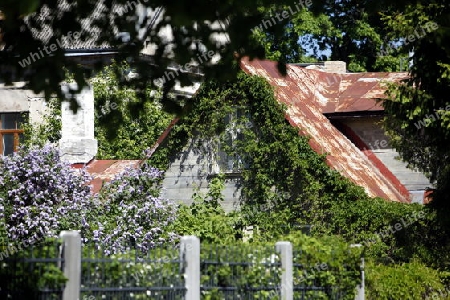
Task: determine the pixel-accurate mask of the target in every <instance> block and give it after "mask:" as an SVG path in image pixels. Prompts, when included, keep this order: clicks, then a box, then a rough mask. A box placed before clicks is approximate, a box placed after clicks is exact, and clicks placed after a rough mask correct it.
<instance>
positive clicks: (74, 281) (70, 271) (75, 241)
mask: <svg viewBox="0 0 450 300" xmlns="http://www.w3.org/2000/svg"><path fill="white" fill-rule="evenodd" d="M60 237H61V238H62V240H63V257H64V270H63V271H64V276H66V278H67V279H68V281H67V282H66V285H65V287H64V291H63V298H62V299H63V300H79V299H80V286H81V236H80V233H79V232H78V231H63V232H61V234H60Z"/></svg>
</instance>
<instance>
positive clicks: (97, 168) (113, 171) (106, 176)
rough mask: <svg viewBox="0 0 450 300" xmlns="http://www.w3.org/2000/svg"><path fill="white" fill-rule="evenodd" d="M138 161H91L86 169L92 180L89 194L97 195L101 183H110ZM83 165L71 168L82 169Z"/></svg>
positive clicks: (136, 164) (74, 165) (135, 165)
mask: <svg viewBox="0 0 450 300" xmlns="http://www.w3.org/2000/svg"><path fill="white" fill-rule="evenodd" d="M140 162H141V161H140V160H96V159H94V160H91V161H90V162H89V163H88V164H87V167H86V170H87V171H88V173H89V174H90V175H91V176H92V177H93V178H94V179H93V180H92V181H91V182H90V183H89V184H90V185H92V188H91V192H92V193H93V194H95V193H97V192H98V191H99V190H100V189H101V187H102V186H103V182H105V181H110V180H111V179H113V178H114V177H115V176H116V175H118V174H120V173H121V172H123V171H124V170H125V169H126V168H128V167H137V166H138V165H139V163H140ZM83 166H84V164H73V165H72V167H73V168H82V167H83Z"/></svg>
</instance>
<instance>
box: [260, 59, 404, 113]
mask: <svg viewBox="0 0 450 300" xmlns="http://www.w3.org/2000/svg"><path fill="white" fill-rule="evenodd" d="M261 63H262V64H265V63H264V62H261ZM289 70H290V71H291V73H292V74H293V76H295V80H296V82H297V85H298V88H299V89H300V90H301V92H302V94H304V95H307V96H308V98H309V99H314V100H315V102H316V103H317V104H318V105H319V108H320V111H321V112H322V113H325V114H327V113H328V114H329V113H343V112H362V111H382V110H383V107H382V106H381V105H380V103H378V102H377V101H376V99H379V98H385V94H384V93H385V91H386V83H392V82H395V81H399V80H402V79H405V78H407V76H408V73H395V72H392V73H388V72H370V73H368V72H367V73H344V74H340V73H328V72H324V71H320V70H316V69H308V68H304V67H301V66H298V65H289ZM275 71H276V70H275ZM269 74H270V75H271V76H272V75H273V70H272V71H269V72H268V73H267V75H269Z"/></svg>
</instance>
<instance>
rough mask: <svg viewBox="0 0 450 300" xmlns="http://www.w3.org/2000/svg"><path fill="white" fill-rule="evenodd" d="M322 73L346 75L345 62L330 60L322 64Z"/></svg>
mask: <svg viewBox="0 0 450 300" xmlns="http://www.w3.org/2000/svg"><path fill="white" fill-rule="evenodd" d="M324 71H325V72H327V73H340V74H343V73H346V72H347V64H346V63H345V61H339V60H331V61H325V62H324Z"/></svg>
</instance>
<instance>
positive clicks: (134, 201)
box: [84, 164, 177, 254]
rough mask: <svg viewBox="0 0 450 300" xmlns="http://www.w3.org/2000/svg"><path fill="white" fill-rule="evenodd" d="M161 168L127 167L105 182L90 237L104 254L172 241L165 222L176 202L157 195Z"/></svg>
mask: <svg viewBox="0 0 450 300" xmlns="http://www.w3.org/2000/svg"><path fill="white" fill-rule="evenodd" d="M161 179H162V172H161V171H159V170H158V169H155V168H152V167H150V166H148V165H146V164H144V165H143V166H142V167H141V168H137V169H133V168H129V169H127V170H125V171H124V172H122V173H121V174H119V175H117V176H116V177H115V178H114V179H113V180H111V182H109V183H106V184H105V185H104V186H103V188H102V189H101V191H100V192H99V194H98V195H97V196H96V199H95V202H96V205H97V206H98V207H99V214H98V216H96V218H95V219H92V220H91V222H90V225H89V227H90V234H89V235H86V236H85V239H84V241H85V242H88V241H90V240H92V241H93V242H95V243H97V244H98V245H99V246H101V247H103V249H105V251H106V254H109V253H120V252H124V251H125V250H126V249H127V248H128V247H132V248H134V247H136V249H138V250H139V251H142V252H144V253H146V252H147V251H148V250H149V249H152V248H154V247H155V246H157V245H160V244H163V243H166V242H172V241H174V239H175V237H176V235H175V234H174V233H172V232H169V231H168V226H169V225H170V224H171V223H172V222H174V220H175V218H176V213H177V209H176V205H175V203H173V202H171V201H169V200H166V199H162V198H161V197H160V183H161Z"/></svg>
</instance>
